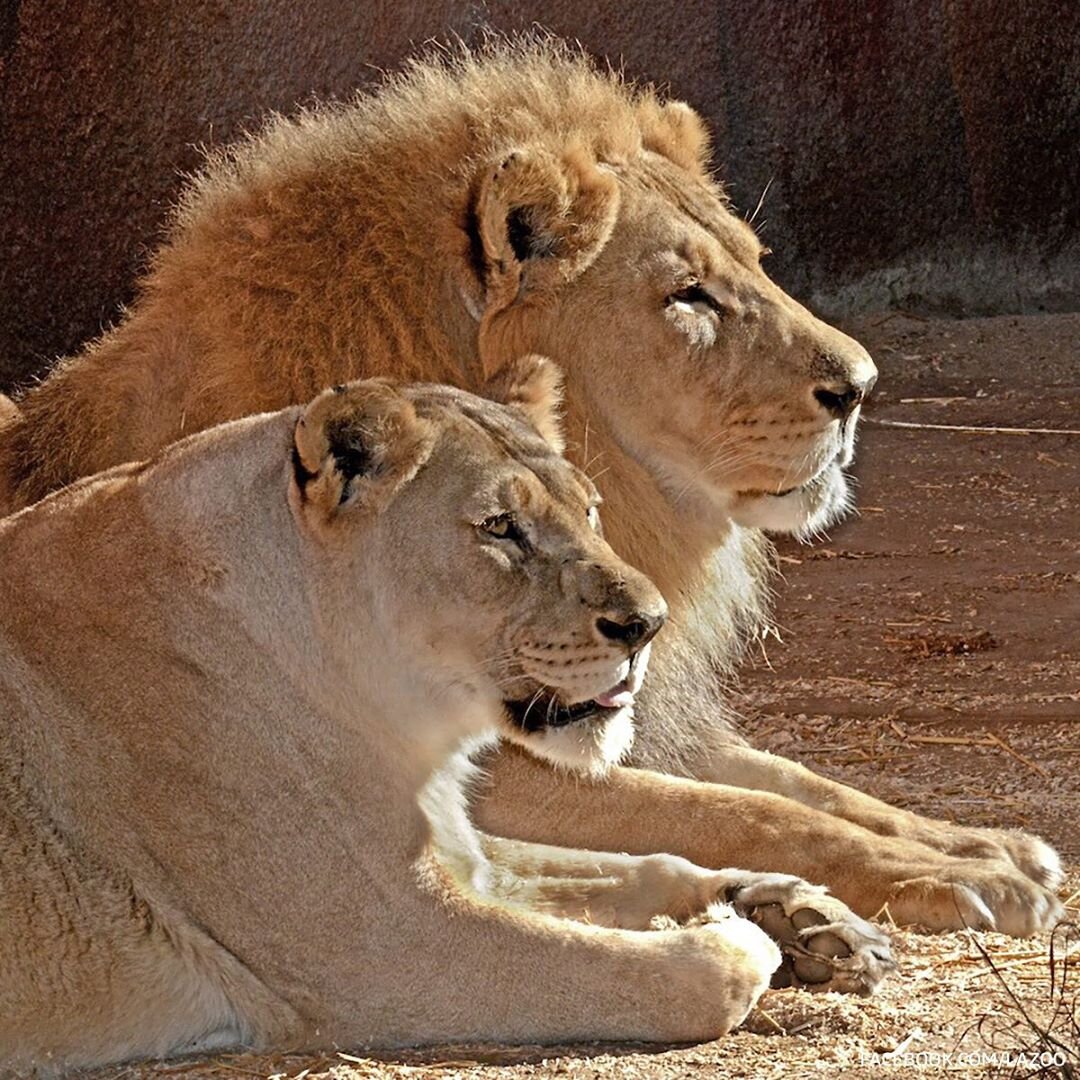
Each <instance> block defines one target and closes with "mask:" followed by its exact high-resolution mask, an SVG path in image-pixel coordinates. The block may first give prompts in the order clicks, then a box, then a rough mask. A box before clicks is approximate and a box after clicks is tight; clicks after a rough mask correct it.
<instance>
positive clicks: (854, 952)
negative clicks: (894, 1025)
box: [725, 874, 896, 995]
mask: <svg viewBox="0 0 1080 1080" xmlns="http://www.w3.org/2000/svg"><path fill="white" fill-rule="evenodd" d="M725 896H726V898H727V899H728V901H729V902H730V903H731V904H732V906H733V907H734V909H735V910H736V911H737V912H738V913H739V914H740V915H743V916H745V917H746V918H748V919H750V920H752V921H753V922H754V923H756V924H757V925H758V926H760V927H761V929H762V930H764V931H765V933H766V934H768V935H769V937H770V938H772V939H773V940H774V941H776V942H777V943H778V944H779V945H780V951H781V953H783V957H784V959H783V963H782V964H781V965H780V967H779V968H778V969H777V971H776V973H775V974H774V976H773V980H772V985H773V986H774V987H776V986H792V985H794V986H803V987H805V988H807V989H809V990H836V991H840V992H841V993H847V994H862V995H867V994H872V993H873V992H874V990H875V989H876V988H877V986H878V984H879V983H880V982H881V980H882V979H883V978H884V977H885V976H886V975H887V974H888V973H889V972H890V971H892V970H893V969H894V968H895V967H896V963H895V962H894V960H893V958H892V949H891V947H890V944H889V938H888V935H886V934H885V933H884V932H883V931H881V930H880V929H879V928H878V927H876V926H874V925H873V924H872V923H869V922H867V921H866V920H865V919H862V918H860V917H859V916H858V915H856V914H855V913H854V912H853V911H852V910H851V909H850V908H849V907H847V905H846V904H843V903H842V902H841V901H839V900H837V899H836V897H834V896H830V895H829V894H828V893H827V892H826V891H825V889H824V888H822V887H821V886H820V885H811V884H809V883H808V882H806V881H803V880H802V879H801V878H797V877H790V876H788V875H787V874H746V875H743V877H742V879H741V880H738V879H737V880H735V881H734V882H733V883H731V884H729V885H727V887H726V888H725Z"/></svg>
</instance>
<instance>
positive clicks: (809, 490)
mask: <svg viewBox="0 0 1080 1080" xmlns="http://www.w3.org/2000/svg"><path fill="white" fill-rule="evenodd" d="M851 505H852V504H851V493H850V489H849V485H848V480H847V477H845V476H844V473H843V470H842V469H841V468H840V466H839V465H838V464H837V463H835V462H834V463H832V464H830V465H828V466H826V468H825V469H823V470H822V471H821V472H820V473H819V474H818V475H817V476H815V477H814V479H813V480H810V481H809V482H807V483H805V484H803V485H802V486H801V487H797V488H793V489H792V490H790V491H785V492H784V493H783V494H779V495H772V494H769V493H767V492H757V491H753V492H752V491H740V492H737V493H735V494H734V495H732V497H731V505H730V509H729V513H730V516H731V520H732V521H734V522H735V523H736V524H738V525H745V526H748V527H750V528H755V529H764V530H765V531H766V532H775V533H790V534H792V535H794V536H797V537H799V538H800V539H803V540H806V539H809V538H810V537H812V536H813V535H814V534H815V533H818V532H820V531H821V530H822V529H826V528H828V527H829V526H830V525H833V524H835V523H836V522H837V521H839V520H840V519H841V518H842V517H844V516H845V515H846V514H847V513H848V512H849V511H850V510H851Z"/></svg>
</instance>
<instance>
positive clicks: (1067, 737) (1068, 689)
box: [99, 315, 1080, 1080]
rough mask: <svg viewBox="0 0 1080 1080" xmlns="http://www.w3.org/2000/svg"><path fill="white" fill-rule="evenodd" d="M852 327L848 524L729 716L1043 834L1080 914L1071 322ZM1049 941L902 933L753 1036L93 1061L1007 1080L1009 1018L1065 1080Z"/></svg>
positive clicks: (1076, 412) (818, 549) (445, 1074)
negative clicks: (861, 361) (841, 992)
mask: <svg viewBox="0 0 1080 1080" xmlns="http://www.w3.org/2000/svg"><path fill="white" fill-rule="evenodd" d="M848 329H850V330H851V331H852V332H854V333H856V334H857V335H858V336H859V337H860V338H861V339H862V340H863V341H864V342H865V343H866V344H867V345H868V346H869V347H870V348H871V350H872V351H873V353H874V355H875V358H876V359H877V361H878V366H879V368H880V369H881V379H880V383H879V389H878V391H876V393H875V398H874V401H873V403H872V405H871V406H870V407H869V408H868V410H867V423H866V424H865V425H864V428H863V435H862V439H861V450H860V457H859V462H858V465H857V468H856V474H857V476H858V479H859V485H860V488H859V490H860V494H859V503H860V507H861V516H859V517H858V518H855V519H853V520H851V521H849V522H847V523H845V524H844V525H842V526H840V527H838V528H837V529H835V530H834V531H833V532H832V534H831V536H830V537H828V538H827V539H824V540H822V541H819V542H818V543H816V544H815V545H814V546H811V547H804V546H800V545H799V544H797V543H795V542H785V543H783V544H782V545H781V551H780V555H781V559H782V563H781V567H782V570H783V574H784V577H785V579H786V580H785V581H784V582H783V583H782V584H781V586H780V589H779V595H778V602H777V606H776V615H775V626H776V629H775V633H770V634H769V635H768V636H767V637H766V638H765V639H764V640H763V641H762V643H761V646H762V647H761V649H760V650H759V652H758V653H757V655H756V656H755V657H754V660H753V662H752V663H751V664H750V665H749V666H748V668H747V670H746V672H745V675H744V679H743V684H742V687H741V691H740V694H741V698H742V702H741V704H742V708H743V710H744V712H745V714H746V716H747V721H746V729H747V731H748V732H749V733H751V734H752V735H753V737H754V738H755V739H756V740H757V741H758V742H759V744H760V745H763V746H766V747H768V748H770V749H773V750H776V751H778V752H783V753H784V754H787V755H789V756H792V757H796V758H799V759H800V760H803V761H805V762H806V763H807V764H809V765H811V766H812V767H814V768H816V769H818V770H820V771H822V772H825V773H828V774H829V775H831V776H833V777H835V778H837V779H840V780H843V781H845V782H848V783H851V784H855V785H857V786H859V787H862V788H864V789H866V790H868V791H871V792H873V793H875V794H877V795H879V796H882V797H885V798H888V799H890V800H891V801H893V802H895V803H898V804H901V805H904V806H907V807H911V808H913V809H916V810H919V811H921V812H924V813H928V814H934V815H937V816H943V817H950V818H954V819H956V820H959V821H965V822H969V823H972V824H996V825H1015V826H1022V827H1024V828H1027V829H1032V830H1034V831H1036V832H1038V833H1040V834H1041V835H1042V836H1044V837H1045V838H1046V839H1047V840H1049V841H1050V842H1052V843H1053V844H1055V845H1056V846H1057V847H1058V848H1059V850H1060V851H1061V852H1062V853H1063V855H1064V856H1065V859H1066V862H1067V864H1069V866H1070V873H1069V876H1068V879H1067V881H1066V883H1065V886H1064V888H1063V890H1062V896H1063V898H1065V899H1066V901H1067V902H1068V904H1069V906H1070V915H1071V917H1072V918H1073V919H1074V920H1077V921H1080V873H1078V864H1080V824H1078V821H1077V818H1078V816H1080V434H1077V433H1075V432H1076V429H1080V315H1053V316H1037V317H1023V318H1020V317H1001V318H993V319H975V320H969V321H965V322H950V321H941V320H934V321H927V320H923V319H917V318H913V317H906V316H903V315H889V316H882V317H878V318H869V319H865V320H862V321H860V322H859V323H858V324H853V325H852V326H850V327H848ZM896 422H903V423H913V424H919V425H954V426H961V427H963V426H980V427H1020V428H1056V429H1073V430H1074V433H1073V434H1034V433H1030V434H1008V433H979V434H973V433H967V432H962V431H942V430H936V429H933V428H929V427H926V428H922V427H916V428H903V427H890V426H886V424H890V423H896ZM1053 944H1054V958H1055V963H1054V968H1053V974H1051V969H1050V963H1049V957H1050V939H1049V938H1048V937H1043V938H1041V939H1033V940H1030V941H1017V940H1014V939H1010V938H1006V937H1002V936H1000V935H996V934H967V933H962V934H950V935H939V936H930V935H921V934H918V933H915V932H911V931H898V932H896V934H895V938H894V947H895V950H896V952H897V954H898V958H899V961H900V969H899V971H898V973H897V974H896V975H895V976H893V977H892V978H891V979H890V980H889V981H888V982H887V983H886V984H885V986H884V987H883V988H882V990H881V991H880V992H879V993H878V994H877V995H876V996H875V997H874V998H872V999H870V1000H868V1001H867V1000H860V999H851V998H843V997H840V996H838V995H832V994H827V995H810V994H807V993H804V992H801V991H792V990H784V991H772V992H770V993H768V994H766V995H765V997H764V998H763V999H762V1002H761V1005H760V1007H759V1008H758V1009H757V1010H755V1012H754V1013H753V1014H752V1016H751V1018H750V1021H749V1022H748V1024H747V1027H746V1029H744V1030H742V1031H739V1032H737V1033H735V1034H733V1035H731V1036H728V1037H727V1038H725V1039H721V1040H719V1041H717V1042H714V1043H710V1044H707V1045H703V1046H695V1047H690V1048H669V1049H656V1048H646V1047H614V1048H613V1047H599V1046H588V1047H577V1048H550V1047H549V1048H537V1047H523V1048H515V1049H502V1050H490V1051H484V1050H480V1049H478V1048H475V1047H471V1048H468V1047H466V1048H463V1047H451V1048H442V1049H438V1050H434V1051H429V1052H424V1053H423V1054H400V1055H390V1056H384V1055H380V1059H379V1060H377V1059H375V1058H372V1057H366V1056H364V1055H362V1054H354V1055H344V1054H342V1055H330V1056H323V1057H319V1058H300V1057H290V1058H275V1059H265V1058H258V1057H251V1056H247V1057H228V1058H217V1059H214V1060H213V1061H204V1062H199V1063H174V1064H172V1065H170V1066H166V1067H161V1068H156V1069H155V1068H148V1067H140V1068H131V1069H121V1070H112V1071H110V1072H108V1073H107V1074H99V1075H100V1078H101V1080H104V1077H105V1076H107V1077H108V1078H109V1080H119V1078H120V1077H136V1078H139V1080H149V1078H151V1077H155V1078H159V1077H173V1078H185V1080H187V1078H194V1077H203V1076H214V1077H225V1076H234V1077H244V1076H256V1077H269V1076H273V1075H276V1076H279V1077H296V1078H300V1077H307V1078H308V1080H317V1078H326V1077H333V1078H335V1080H360V1078H369V1077H382V1076H387V1077H395V1078H396V1077H402V1078H403V1077H427V1076H438V1077H441V1078H446V1080H450V1078H453V1077H458V1076H461V1077H466V1076H467V1077H469V1078H470V1080H473V1078H475V1080H512V1078H514V1080H516V1078H522V1080H524V1078H530V1080H540V1078H550V1077H556V1076H558V1077H570V1078H582V1080H585V1078H589V1080H593V1078H595V1080H630V1078H635V1080H636V1078H643V1077H650V1078H651V1077H656V1078H661V1080H671V1078H675V1077H703V1078H704V1077H748V1078H756V1077H774V1076H776V1077H779V1076H792V1077H802V1076H810V1075H826V1074H828V1075H836V1076H844V1077H867V1078H869V1077H877V1076H880V1075H883V1074H889V1073H896V1074H899V1075H903V1074H904V1073H905V1072H906V1073H907V1074H908V1075H909V1076H918V1077H920V1080H921V1078H930V1077H944V1076H955V1075H970V1076H975V1075H980V1076H981V1075H988V1074H989V1075H1006V1076H1009V1075H1016V1076H1024V1075H1032V1074H1033V1072H1034V1070H1033V1068H1032V1064H1031V1062H1030V1061H1027V1062H1023V1063H1021V1064H1019V1065H1017V1064H1016V1059H1015V1055H1016V1054H1017V1053H1018V1052H1020V1051H1024V1050H1034V1052H1035V1053H1036V1055H1037V1054H1038V1052H1039V1051H1041V1050H1045V1049H1046V1047H1045V1046H1040V1045H1039V1043H1038V1041H1037V1038H1036V1036H1035V1035H1033V1034H1032V1031H1031V1028H1030V1027H1029V1026H1028V1025H1027V1024H1025V1023H1023V1021H1022V1015H1021V1006H1022V1008H1023V1011H1024V1012H1026V1013H1027V1015H1028V1016H1029V1017H1030V1018H1031V1019H1032V1021H1034V1023H1035V1024H1037V1025H1039V1026H1041V1027H1043V1028H1044V1029H1046V1028H1048V1027H1049V1028H1051V1029H1052V1031H1053V1033H1054V1034H1055V1035H1056V1037H1057V1038H1059V1039H1060V1041H1061V1044H1062V1045H1063V1046H1064V1047H1067V1048H1068V1052H1070V1053H1071V1054H1072V1055H1074V1056H1073V1058H1072V1063H1073V1067H1074V1068H1075V1069H1076V1070H1077V1073H1076V1075H1080V1059H1078V1057H1077V1055H1080V1045H1078V1044H1080V1029H1078V1028H1077V1027H1076V1026H1075V1025H1076V1023H1077V1021H1078V1017H1077V1011H1076V1010H1077V1000H1078V992H1080V952H1078V953H1077V955H1076V956H1074V957H1073V958H1072V960H1071V961H1070V962H1068V963H1063V956H1064V955H1065V954H1066V953H1067V952H1069V951H1070V950H1071V949H1073V948H1076V947H1077V946H1078V945H1080V936H1077V935H1076V934H1075V933H1073V934H1072V935H1071V936H1070V934H1069V933H1068V932H1067V931H1066V930H1065V929H1063V930H1062V931H1060V932H1059V933H1058V935H1057V936H1056V938H1055V940H1054V943H1053ZM980 949H982V950H985V951H986V952H987V953H988V954H989V956H990V957H992V958H993V960H994V962H995V964H996V966H997V968H998V971H999V974H995V972H994V971H992V970H991V968H990V966H989V965H988V963H987V962H986V960H985V959H984V958H983V956H982V955H981V954H980V952H979V950H980ZM1063 969H1064V971H1063ZM1063 977H1064V979H1065V982H1066V985H1065V988H1064V991H1062V987H1061V983H1062V979H1063ZM1014 995H1015V998H1016V999H1018V1000H1019V1002H1020V1005H1017V1003H1016V1001H1015V1000H1013V996H1014ZM1051 1049H1054V1048H1053V1047H1052V1048H1051ZM897 1050H899V1054H898V1056H896V1057H895V1058H893V1059H892V1060H891V1061H885V1062H879V1061H877V1060H875V1058H874V1055H879V1054H883V1053H886V1052H889V1051H897ZM949 1054H951V1055H952V1057H951V1058H950V1057H947V1055H949ZM963 1054H969V1055H973V1056H971V1057H963V1056H962V1055H963ZM995 1054H996V1055H997V1057H996V1059H995V1058H994V1055H995ZM978 1055H982V1056H981V1057H979V1056H978ZM1036 1064H1037V1062H1036ZM1042 1075H1060V1076H1064V1075H1067V1074H1066V1073H1064V1072H1062V1071H1060V1070H1049V1071H1047V1072H1044V1073H1042Z"/></svg>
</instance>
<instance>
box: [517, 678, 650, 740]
mask: <svg viewBox="0 0 1080 1080" xmlns="http://www.w3.org/2000/svg"><path fill="white" fill-rule="evenodd" d="M633 703H634V695H633V692H632V691H631V690H630V689H629V686H628V685H627V683H626V681H625V680H624V681H623V682H621V683H619V684H618V685H617V686H613V687H612V688H611V689H610V690H607V691H605V692H604V693H602V694H597V696H596V697H594V698H592V699H591V700H589V701H579V702H578V703H577V704H576V705H564V704H562V702H560V701H559V699H558V697H557V696H556V694H555V692H554V691H551V690H541V691H539V692H538V693H535V694H533V695H532V696H531V697H528V698H525V699H523V700H520V701H507V702H504V704H505V705H506V711H507V712H508V713H509V714H510V719H511V720H512V721H513V723H514V724H515V725H516V726H517V727H519V728H521V730H522V731H526V732H537V731H544V730H546V729H547V728H559V727H566V725H567V724H577V723H580V722H581V721H583V720H593V719H595V718H597V717H603V716H613V715H614V714H615V713H617V712H618V711H619V710H620V709H623V708H625V707H626V706H627V705H632V704H633Z"/></svg>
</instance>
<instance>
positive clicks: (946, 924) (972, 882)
mask: <svg viewBox="0 0 1080 1080" xmlns="http://www.w3.org/2000/svg"><path fill="white" fill-rule="evenodd" d="M888 904H889V913H890V914H891V915H892V917H893V919H894V920H895V921H896V922H898V923H901V924H910V923H916V924H919V925H922V926H925V927H927V928H929V929H931V930H960V929H962V928H964V927H970V928H972V929H975V930H998V931H1000V932H1001V933H1003V934H1012V935H1013V936H1014V937H1029V936H1030V935H1032V934H1037V933H1038V932H1039V931H1040V930H1049V929H1050V928H1051V927H1053V926H1054V925H1055V924H1056V923H1057V922H1059V921H1060V920H1061V919H1062V918H1063V917H1064V914H1065V909H1064V907H1063V906H1062V904H1061V901H1060V900H1058V898H1057V897H1056V896H1054V894H1053V893H1052V892H1050V891H1049V890H1048V889H1046V888H1044V887H1043V886H1042V885H1040V884H1039V883H1038V882H1036V881H1033V880H1032V878H1031V877H1029V876H1028V875H1026V874H1023V873H1021V872H1020V871H1019V870H1017V869H1016V867H1015V866H1013V865H1012V863H1009V862H1005V861H1004V860H1001V861H998V862H991V861H986V860H981V859H979V860H976V859H952V860H949V861H948V862H947V863H945V865H944V866H943V867H941V868H939V869H937V870H935V871H934V872H933V873H930V874H927V875H925V876H920V877H916V878H910V879H909V880H907V881H901V882H898V883H897V884H896V885H895V886H893V889H892V893H891V895H890V896H889V901H888Z"/></svg>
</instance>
